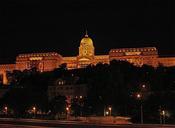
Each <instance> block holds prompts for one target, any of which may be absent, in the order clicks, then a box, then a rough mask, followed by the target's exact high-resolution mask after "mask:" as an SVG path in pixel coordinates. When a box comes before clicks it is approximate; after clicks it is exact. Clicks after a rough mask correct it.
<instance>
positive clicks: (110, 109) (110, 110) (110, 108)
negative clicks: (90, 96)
mask: <svg viewBox="0 0 175 128" xmlns="http://www.w3.org/2000/svg"><path fill="white" fill-rule="evenodd" d="M108 109H109V116H111V112H112V107H109V108H108Z"/></svg>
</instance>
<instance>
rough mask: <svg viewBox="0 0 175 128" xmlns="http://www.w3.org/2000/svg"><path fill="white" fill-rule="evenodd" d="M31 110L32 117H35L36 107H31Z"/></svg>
mask: <svg viewBox="0 0 175 128" xmlns="http://www.w3.org/2000/svg"><path fill="white" fill-rule="evenodd" d="M32 110H33V114H34V117H35V116H36V107H33V108H32Z"/></svg>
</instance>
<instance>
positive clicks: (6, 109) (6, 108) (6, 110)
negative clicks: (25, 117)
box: [4, 106, 8, 115]
mask: <svg viewBox="0 0 175 128" xmlns="http://www.w3.org/2000/svg"><path fill="white" fill-rule="evenodd" d="M4 109H5V114H6V115H7V112H8V107H7V106H5V107H4Z"/></svg>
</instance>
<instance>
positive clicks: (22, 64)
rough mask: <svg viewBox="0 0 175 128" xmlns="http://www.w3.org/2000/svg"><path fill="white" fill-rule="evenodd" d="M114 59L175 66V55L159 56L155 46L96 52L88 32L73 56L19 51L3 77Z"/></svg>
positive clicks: (1, 70) (4, 67)
mask: <svg viewBox="0 0 175 128" xmlns="http://www.w3.org/2000/svg"><path fill="white" fill-rule="evenodd" d="M111 60H121V61H128V62H130V63H132V64H134V65H136V66H142V65H143V64H146V65H150V66H153V67H157V66H158V65H159V64H161V65H163V66H167V67H170V66H175V57H159V55H158V50H157V49H156V48H155V47H143V48H119V49H111V50H110V51H109V53H108V54H107V55H95V48H94V45H93V41H92V39H91V38H90V37H89V36H88V34H87V32H86V34H85V36H84V37H83V38H82V39H81V41H80V46H79V54H78V55H77V56H73V57H63V56H62V55H60V54H58V53H56V52H48V53H30V54H19V55H18V56H17V57H16V62H15V64H3V65H0V74H1V76H0V78H1V80H0V81H1V82H2V83H3V84H8V80H7V77H6V72H8V71H9V72H12V71H13V70H21V71H23V70H25V69H31V68H34V67H35V68H37V70H38V71H40V72H45V71H52V70H54V69H56V68H58V67H59V66H60V65H61V64H64V63H66V64H67V68H68V69H76V68H84V67H86V66H87V65H89V64H92V65H96V64H97V63H99V62H100V63H106V64H109V62H110V61H111Z"/></svg>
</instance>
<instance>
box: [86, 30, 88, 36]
mask: <svg viewBox="0 0 175 128" xmlns="http://www.w3.org/2000/svg"><path fill="white" fill-rule="evenodd" d="M85 37H88V31H87V29H86V33H85Z"/></svg>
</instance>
